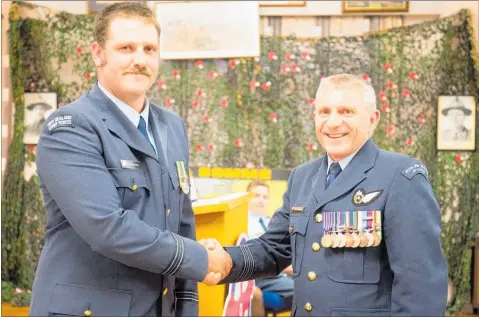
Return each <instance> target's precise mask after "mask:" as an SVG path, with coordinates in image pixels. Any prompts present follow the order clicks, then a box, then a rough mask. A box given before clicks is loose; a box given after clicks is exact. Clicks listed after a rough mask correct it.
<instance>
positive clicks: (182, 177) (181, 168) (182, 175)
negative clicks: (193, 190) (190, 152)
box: [176, 161, 190, 195]
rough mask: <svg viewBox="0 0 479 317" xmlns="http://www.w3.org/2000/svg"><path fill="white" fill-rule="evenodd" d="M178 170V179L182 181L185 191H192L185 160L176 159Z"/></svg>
mask: <svg viewBox="0 0 479 317" xmlns="http://www.w3.org/2000/svg"><path fill="white" fill-rule="evenodd" d="M176 171H177V173H178V181H179V183H180V187H181V190H182V191H183V193H185V194H186V195H188V193H189V192H190V185H189V184H188V176H187V174H186V169H185V163H183V161H176Z"/></svg>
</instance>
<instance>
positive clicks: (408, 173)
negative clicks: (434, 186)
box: [401, 162, 428, 180]
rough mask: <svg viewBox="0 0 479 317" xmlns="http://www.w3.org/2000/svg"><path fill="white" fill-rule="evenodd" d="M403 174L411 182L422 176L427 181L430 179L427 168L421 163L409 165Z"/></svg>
mask: <svg viewBox="0 0 479 317" xmlns="http://www.w3.org/2000/svg"><path fill="white" fill-rule="evenodd" d="M401 174H403V175H404V177H406V178H407V179H409V180H411V179H412V178H413V177H414V176H415V175H417V174H422V175H423V176H424V177H426V179H428V172H427V168H426V166H424V164H422V163H421V162H413V163H410V164H408V165H407V166H406V167H405V168H404V169H403V170H402V171H401Z"/></svg>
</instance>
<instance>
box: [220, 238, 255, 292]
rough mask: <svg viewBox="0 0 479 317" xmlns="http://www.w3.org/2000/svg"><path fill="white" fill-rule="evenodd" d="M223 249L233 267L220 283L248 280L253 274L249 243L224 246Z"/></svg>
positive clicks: (252, 259) (252, 260)
mask: <svg viewBox="0 0 479 317" xmlns="http://www.w3.org/2000/svg"><path fill="white" fill-rule="evenodd" d="M225 250H226V252H228V253H229V255H230V257H231V260H232V261H233V268H232V269H231V272H230V274H229V275H228V276H227V277H226V278H225V279H224V280H223V281H221V283H236V282H240V281H249V280H250V279H251V277H252V275H253V272H254V264H255V263H254V258H253V255H252V253H251V251H250V248H249V245H241V246H236V247H226V248H225Z"/></svg>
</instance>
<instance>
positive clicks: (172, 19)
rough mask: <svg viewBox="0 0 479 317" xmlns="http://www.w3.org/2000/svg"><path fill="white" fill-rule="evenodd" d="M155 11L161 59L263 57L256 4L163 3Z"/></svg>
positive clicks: (237, 2) (224, 2) (245, 2)
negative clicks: (159, 35) (159, 29)
mask: <svg viewBox="0 0 479 317" xmlns="http://www.w3.org/2000/svg"><path fill="white" fill-rule="evenodd" d="M155 10H156V17H157V19H158V22H159V23H160V27H161V37H160V52H161V54H160V57H161V59H164V60H168V59H199V58H233V57H257V56H259V55H260V36H259V8H258V2H257V1H165V2H161V1H160V2H156V3H155ZM239 12H240V13H241V14H238V13H239Z"/></svg>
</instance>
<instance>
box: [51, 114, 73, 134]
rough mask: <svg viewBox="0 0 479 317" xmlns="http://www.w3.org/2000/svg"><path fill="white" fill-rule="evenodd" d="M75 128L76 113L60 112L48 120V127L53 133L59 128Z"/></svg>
mask: <svg viewBox="0 0 479 317" xmlns="http://www.w3.org/2000/svg"><path fill="white" fill-rule="evenodd" d="M64 127H69V128H74V127H75V115H74V114H60V115H57V116H55V117H53V118H52V119H50V121H48V122H47V129H48V131H49V132H50V133H52V132H53V131H54V130H55V129H57V128H64Z"/></svg>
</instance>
